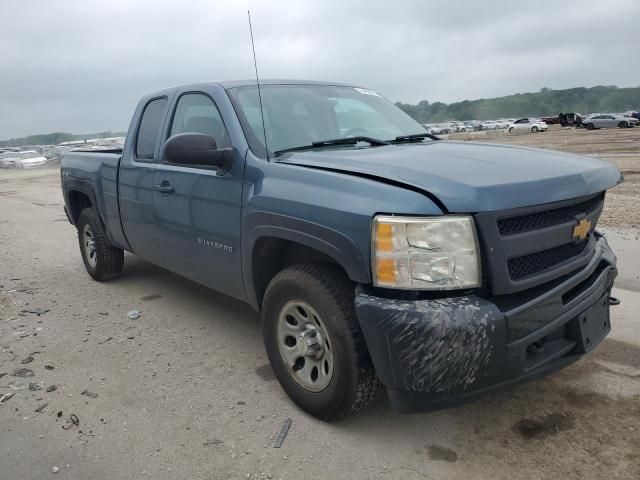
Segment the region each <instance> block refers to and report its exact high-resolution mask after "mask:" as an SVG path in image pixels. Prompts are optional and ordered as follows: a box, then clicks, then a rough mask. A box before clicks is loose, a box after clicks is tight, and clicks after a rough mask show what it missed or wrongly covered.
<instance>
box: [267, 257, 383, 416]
mask: <svg viewBox="0 0 640 480" xmlns="http://www.w3.org/2000/svg"><path fill="white" fill-rule="evenodd" d="M354 290H355V287H354V285H353V283H352V282H351V281H350V280H349V279H348V278H347V277H346V276H345V275H344V273H343V272H342V271H341V270H340V269H339V268H338V267H337V266H334V265H331V264H323V263H305V264H299V265H294V266H292V267H289V268H286V269H284V270H282V271H281V272H279V273H278V274H277V275H276V276H275V277H274V278H273V280H271V283H269V286H268V287H267V291H266V293H265V296H264V300H263V303H262V320H263V323H262V324H263V330H262V334H263V339H264V344H265V347H266V350H267V355H268V357H269V361H270V362H271V367H272V368H273V371H274V373H275V375H276V378H277V379H278V381H279V382H280V385H281V386H282V388H283V389H284V391H285V392H286V393H287V395H289V397H290V398H291V400H293V401H294V403H296V404H297V405H298V406H299V407H300V408H301V409H302V410H304V411H305V412H307V413H309V414H310V415H313V416H314V417H316V418H319V419H321V420H324V421H335V420H340V419H342V418H344V417H347V416H350V415H354V414H356V413H357V412H358V411H360V410H361V409H363V408H365V407H366V406H367V405H369V404H370V403H371V402H372V401H373V399H374V398H375V397H376V395H377V394H378V393H379V391H380V390H381V384H380V381H379V380H378V378H377V376H376V374H375V372H374V369H373V366H372V364H371V359H370V357H369V353H368V351H367V347H366V345H365V341H364V338H363V336H362V332H361V331H360V326H359V324H358V320H357V318H356V313H355V307H354V304H353V300H354ZM298 308H302V310H303V311H304V312H305V313H306V315H303V314H302V312H300V310H298ZM292 309H293V310H292ZM288 312H292V313H291V314H287V313H288ZM293 317H295V318H293ZM311 317H312V318H311ZM291 320H294V321H295V324H296V326H293V323H294V322H292V321H291ZM305 322H306V323H305ZM281 325H284V326H281ZM316 327H317V329H316V332H317V333H318V334H319V336H320V337H321V341H320V343H322V346H323V348H322V352H323V353H322V357H321V358H320V360H317V359H316V358H311V357H309V356H308V353H306V354H303V353H301V352H302V351H307V350H306V347H305V346H302V347H301V346H300V345H304V344H305V340H303V338H302V337H301V336H300V335H304V333H301V334H296V333H293V332H294V329H302V331H303V332H305V331H307V330H306V329H314V328H316ZM295 335H298V336H295ZM312 338H314V339H315V338H316V337H315V336H314V337H312ZM292 339H293V340H292ZM293 341H295V342H296V343H295V344H294V345H295V346H294V345H292V343H293ZM307 352H308V351H307ZM286 359H289V361H287V360H286ZM300 359H302V360H300ZM329 361H331V364H330V365H329ZM318 362H319V363H318ZM292 363H293V365H290V364H292ZM314 365H316V366H319V368H320V369H322V370H320V374H319V373H318V371H316V380H313V369H314V368H316V370H317V368H318V367H314ZM323 370H324V372H323ZM305 372H307V373H309V372H310V374H309V375H307V374H306V373H305ZM303 378H304V379H305V380H303ZM302 382H306V384H307V385H306V386H305V385H303V384H302ZM314 387H317V388H314Z"/></svg>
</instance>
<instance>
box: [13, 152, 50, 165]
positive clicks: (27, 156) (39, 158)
mask: <svg viewBox="0 0 640 480" xmlns="http://www.w3.org/2000/svg"><path fill="white" fill-rule="evenodd" d="M46 163H47V159H46V158H45V157H44V156H43V155H42V154H41V153H40V152H38V151H36V150H25V151H24V152H19V156H18V159H17V160H16V168H36V167H41V166H42V165H45V164H46Z"/></svg>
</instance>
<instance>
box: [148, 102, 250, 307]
mask: <svg viewBox="0 0 640 480" xmlns="http://www.w3.org/2000/svg"><path fill="white" fill-rule="evenodd" d="M170 118H171V122H170V124H169V125H168V127H167V134H166V137H165V139H164V140H166V139H168V138H169V137H171V136H173V135H176V134H179V133H203V134H206V135H210V136H211V137H213V138H214V139H215V141H216V145H217V148H218V149H221V148H227V147H231V146H232V145H231V141H230V139H229V135H228V133H227V129H226V127H225V125H224V122H223V119H222V116H221V115H220V112H219V110H218V108H217V106H216V104H215V102H214V100H213V98H212V97H210V96H209V95H208V94H206V93H204V92H185V93H183V94H182V95H180V96H179V97H178V98H177V100H176V101H175V102H174V105H173V114H172V115H171V117H170ZM159 160H160V161H159V163H158V164H157V165H156V169H155V172H154V181H153V185H154V193H153V208H154V212H155V222H156V232H157V233H156V238H157V242H158V245H159V248H160V252H161V255H162V262H163V265H164V266H165V267H166V268H167V269H169V270H171V271H173V272H175V273H178V274H180V275H182V276H184V277H186V278H189V279H191V280H194V281H196V282H198V283H201V284H203V285H206V286H208V287H211V288H214V289H216V290H218V291H220V292H222V293H226V294H227V295H231V296H234V297H242V296H243V295H244V288H243V286H242V276H241V261H240V213H241V210H240V208H241V195H242V176H243V170H244V162H243V158H242V157H241V155H240V154H239V152H238V151H237V150H236V149H233V159H232V164H231V168H230V170H229V171H228V172H227V173H225V174H223V175H220V174H219V173H218V171H217V170H216V169H213V168H207V166H187V165H177V164H171V163H170V162H169V161H168V160H167V159H166V158H160V159H159Z"/></svg>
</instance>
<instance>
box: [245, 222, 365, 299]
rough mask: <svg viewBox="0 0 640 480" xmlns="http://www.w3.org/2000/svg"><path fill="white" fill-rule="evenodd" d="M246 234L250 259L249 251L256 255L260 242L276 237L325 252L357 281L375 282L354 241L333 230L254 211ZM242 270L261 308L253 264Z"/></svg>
mask: <svg viewBox="0 0 640 480" xmlns="http://www.w3.org/2000/svg"><path fill="white" fill-rule="evenodd" d="M244 231H246V232H248V233H247V234H246V235H243V237H242V251H243V252H247V258H251V255H249V252H253V249H254V247H255V245H256V243H257V242H258V240H260V239H261V238H265V237H275V238H280V239H283V240H289V241H291V242H295V243H298V244H301V245H305V246H307V247H309V248H313V249H314V250H317V251H319V252H322V253H324V254H325V255H327V256H329V257H331V258H332V259H333V260H335V262H336V263H338V264H339V265H340V266H341V267H342V268H343V269H344V270H345V272H346V273H347V275H348V276H349V278H350V279H351V280H353V281H355V282H359V283H369V281H370V279H371V274H370V271H369V260H368V259H364V258H363V255H362V252H361V251H360V249H359V248H358V246H357V245H356V243H355V242H354V241H353V240H352V239H351V238H349V237H348V236H346V235H344V234H343V233H341V232H339V231H337V230H334V229H332V228H329V227H326V226H323V225H319V224H317V223H314V222H310V221H308V220H303V219H300V218H296V217H291V216H288V215H283V214H280V213H273V212H266V211H254V212H251V213H250V214H248V215H247V217H246V218H245V226H244ZM242 268H243V277H244V279H245V287H246V291H247V296H248V298H249V300H250V302H251V303H252V304H253V305H257V304H258V301H257V296H256V291H255V282H254V278H253V267H252V263H251V262H250V261H248V260H247V261H244V262H243V266H242Z"/></svg>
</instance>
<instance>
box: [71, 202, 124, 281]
mask: <svg viewBox="0 0 640 480" xmlns="http://www.w3.org/2000/svg"><path fill="white" fill-rule="evenodd" d="M78 241H79V242H80V253H81V254H82V261H83V262H84V266H85V268H86V269H87V272H88V273H89V275H91V276H92V277H93V279H94V280H97V281H99V282H106V281H107V280H111V279H113V278H116V277H117V276H118V275H120V273H121V272H122V267H123V265H124V251H123V250H122V249H120V248H116V247H112V246H111V245H109V243H108V242H107V238H106V235H105V232H104V228H103V227H102V222H101V221H100V218H99V217H98V214H97V213H96V211H95V210H94V209H92V208H86V209H84V210H83V211H82V213H80V218H79V219H78Z"/></svg>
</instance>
